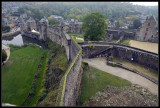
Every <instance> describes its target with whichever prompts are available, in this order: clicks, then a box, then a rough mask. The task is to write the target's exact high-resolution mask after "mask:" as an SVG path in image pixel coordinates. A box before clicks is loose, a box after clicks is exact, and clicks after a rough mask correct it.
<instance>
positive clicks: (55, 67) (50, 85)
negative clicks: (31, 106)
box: [36, 39, 69, 106]
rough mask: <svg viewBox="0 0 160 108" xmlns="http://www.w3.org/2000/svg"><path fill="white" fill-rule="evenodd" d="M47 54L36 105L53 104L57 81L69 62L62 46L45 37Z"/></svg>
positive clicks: (58, 81) (57, 86) (56, 91)
mask: <svg viewBox="0 0 160 108" xmlns="http://www.w3.org/2000/svg"><path fill="white" fill-rule="evenodd" d="M47 44H48V47H49V54H48V57H47V65H46V67H45V72H44V73H45V74H44V76H43V81H42V85H41V90H40V93H39V100H38V101H37V103H36V106H55V102H56V98H57V95H58V89H59V83H60V80H61V79H62V77H63V75H64V74H65V72H66V70H67V69H68V66H69V63H68V60H67V56H66V53H65V49H64V47H61V46H60V45H58V44H56V43H54V42H52V41H51V40H49V39H47Z"/></svg>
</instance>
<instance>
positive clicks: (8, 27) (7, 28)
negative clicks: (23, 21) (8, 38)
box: [2, 25, 11, 32]
mask: <svg viewBox="0 0 160 108" xmlns="http://www.w3.org/2000/svg"><path fill="white" fill-rule="evenodd" d="M10 29H11V28H10V26H5V25H2V31H3V32H9V31H10Z"/></svg>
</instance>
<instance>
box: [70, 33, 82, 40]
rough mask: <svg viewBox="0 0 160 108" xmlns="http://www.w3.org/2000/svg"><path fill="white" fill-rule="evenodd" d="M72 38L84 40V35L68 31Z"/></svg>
mask: <svg viewBox="0 0 160 108" xmlns="http://www.w3.org/2000/svg"><path fill="white" fill-rule="evenodd" d="M68 34H69V35H70V36H71V37H72V39H73V40H74V41H76V42H84V37H83V34H79V33H68Z"/></svg>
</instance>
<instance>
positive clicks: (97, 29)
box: [82, 12, 108, 41]
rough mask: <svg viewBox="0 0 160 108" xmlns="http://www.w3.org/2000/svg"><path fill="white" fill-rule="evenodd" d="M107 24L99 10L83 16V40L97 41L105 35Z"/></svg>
mask: <svg viewBox="0 0 160 108" xmlns="http://www.w3.org/2000/svg"><path fill="white" fill-rule="evenodd" d="M107 27H108V25H107V23H106V21H105V17H104V15H102V14H101V13H99V12H93V13H91V14H88V15H86V16H85V17H84V19H83V23H82V30H83V31H84V32H85V35H84V40H85V41H99V40H101V39H102V36H104V35H105V33H106V29H107Z"/></svg>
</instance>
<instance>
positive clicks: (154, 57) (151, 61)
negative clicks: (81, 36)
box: [79, 42, 159, 71]
mask: <svg viewBox="0 0 160 108" xmlns="http://www.w3.org/2000/svg"><path fill="white" fill-rule="evenodd" d="M79 44H80V45H81V46H82V49H83V57H84V58H85V57H88V56H91V54H93V53H94V52H99V51H101V50H100V47H102V48H104V47H106V49H107V48H108V47H109V46H113V48H112V49H111V50H110V51H106V52H103V53H101V54H99V55H98V56H97V57H107V55H108V54H109V53H111V54H112V55H113V56H114V57H118V58H121V59H127V60H131V58H133V62H136V63H140V64H143V65H145V66H147V67H150V68H152V69H155V70H157V71H158V69H159V61H158V58H159V57H158V54H156V53H153V52H149V51H145V50H142V49H138V48H134V47H130V46H126V45H120V44H114V43H107V42H91V43H90V44H88V42H83V43H79ZM91 45H92V46H94V48H90V47H89V46H91ZM88 51H89V52H90V53H88Z"/></svg>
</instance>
